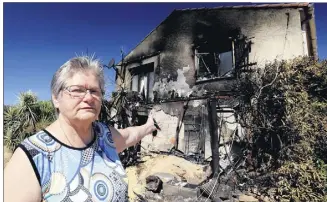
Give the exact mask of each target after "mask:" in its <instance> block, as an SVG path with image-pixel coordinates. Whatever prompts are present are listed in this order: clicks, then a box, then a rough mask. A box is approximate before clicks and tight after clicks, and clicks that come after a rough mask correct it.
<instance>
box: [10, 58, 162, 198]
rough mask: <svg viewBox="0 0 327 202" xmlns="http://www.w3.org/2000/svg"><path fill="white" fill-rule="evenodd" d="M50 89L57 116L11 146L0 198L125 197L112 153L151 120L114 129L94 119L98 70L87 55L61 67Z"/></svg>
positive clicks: (100, 86)
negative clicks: (142, 123) (46, 125)
mask: <svg viewBox="0 0 327 202" xmlns="http://www.w3.org/2000/svg"><path fill="white" fill-rule="evenodd" d="M51 92H52V102H53V105H54V106H55V108H56V113H57V120H56V121H55V122H53V123H52V124H51V125H49V126H48V127H47V128H45V129H44V130H42V131H40V132H38V133H36V134H35V135H33V136H31V137H29V138H27V139H25V140H24V141H23V142H22V143H21V144H20V145H19V146H18V147H17V149H16V150H15V152H14V154H13V156H12V158H11V160H10V162H9V163H8V164H7V166H6V168H5V171H4V199H5V200H4V201H5V202H11V201H12V202H20V201H24V202H40V201H51V202H52V201H53V202H58V201H76V202H83V201H126V200H127V177H126V173H125V171H124V168H123V167H122V164H121V162H120V159H119V156H118V153H119V152H121V151H123V150H124V149H125V148H127V147H129V146H132V145H135V144H136V143H137V142H139V141H140V140H141V139H142V138H143V137H144V136H146V135H148V134H151V133H152V132H154V131H155V130H156V127H155V126H154V123H153V121H152V119H151V118H149V119H148V121H147V123H146V124H144V125H142V126H136V127H129V128H126V129H120V130H116V129H115V128H113V127H110V126H106V125H104V124H103V123H100V122H98V121H96V120H97V117H98V115H99V113H100V108H101V99H102V96H103V92H104V75H103V70H102V65H101V63H100V62H99V61H97V60H93V59H92V58H89V57H77V58H73V59H71V60H69V61H68V62H66V63H65V64H64V65H63V66H61V67H60V68H59V69H58V71H57V72H56V73H55V75H54V76H53V79H52V82H51Z"/></svg>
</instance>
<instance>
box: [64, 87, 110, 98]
mask: <svg viewBox="0 0 327 202" xmlns="http://www.w3.org/2000/svg"><path fill="white" fill-rule="evenodd" d="M64 90H65V91H67V92H68V94H69V95H70V96H71V97H72V98H78V99H83V98H84V97H85V95H86V93H87V92H89V93H90V95H92V97H94V98H96V99H98V100H101V99H102V96H103V94H104V93H103V92H102V91H101V90H100V89H99V88H92V89H87V88H85V87H83V86H78V85H72V86H67V87H65V88H64Z"/></svg>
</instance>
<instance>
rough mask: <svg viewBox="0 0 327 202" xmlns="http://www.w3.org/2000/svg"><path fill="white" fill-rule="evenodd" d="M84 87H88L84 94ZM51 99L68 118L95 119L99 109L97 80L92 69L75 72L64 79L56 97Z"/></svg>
mask: <svg viewBox="0 0 327 202" xmlns="http://www.w3.org/2000/svg"><path fill="white" fill-rule="evenodd" d="M85 89H88V90H87V91H86V94H85ZM84 95H85V96H84ZM53 99H54V105H55V107H56V108H58V109H59V111H60V114H61V115H62V116H64V117H65V118H67V119H68V120H70V121H72V122H76V121H80V122H92V121H94V120H96V119H97V117H98V115H99V113H100V109H101V99H102V94H101V89H100V86H99V81H98V79H97V77H96V76H95V75H94V73H93V72H92V71H86V72H78V73H75V74H74V75H73V77H71V78H69V79H68V80H67V81H66V86H65V88H64V89H63V90H62V91H61V92H60V93H59V95H58V97H57V98H53Z"/></svg>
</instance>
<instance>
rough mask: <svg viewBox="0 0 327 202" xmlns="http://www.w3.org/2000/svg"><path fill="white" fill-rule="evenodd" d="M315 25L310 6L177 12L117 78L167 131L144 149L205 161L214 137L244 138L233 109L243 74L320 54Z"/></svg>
mask: <svg viewBox="0 0 327 202" xmlns="http://www.w3.org/2000/svg"><path fill="white" fill-rule="evenodd" d="M315 29H316V28H315V21H314V9H313V5H311V4H308V3H291V4H264V5H250V6H232V7H216V8H199V9H182V10H174V11H173V12H172V13H171V14H170V15H169V16H168V17H167V18H166V19H164V20H163V21H162V22H161V23H160V24H159V25H158V26H157V27H156V28H154V29H153V30H152V31H151V32H150V33H149V34H148V35H147V36H146V37H145V38H144V39H143V40H142V41H141V42H140V43H139V44H138V45H137V46H136V47H135V48H134V49H133V50H132V51H131V52H130V53H128V54H127V55H126V57H125V58H124V59H123V60H122V61H121V63H120V66H119V72H120V74H121V75H123V76H124V81H122V79H121V78H120V77H117V79H116V90H117V91H121V90H122V89H124V90H125V91H129V92H138V93H139V94H140V95H142V98H143V101H144V102H142V104H140V107H139V110H138V116H139V117H143V120H146V118H145V117H147V115H148V114H149V113H151V114H152V115H153V117H154V118H155V119H156V120H157V121H158V122H159V125H160V127H161V128H162V130H161V131H159V132H158V134H157V136H156V137H155V138H153V137H150V136H149V137H146V138H144V139H143V140H142V147H143V148H144V149H147V150H159V151H169V150H170V149H172V148H173V147H174V148H176V149H178V150H180V151H181V152H183V153H184V154H186V155H193V154H197V153H201V154H202V155H203V156H204V157H205V158H207V157H210V156H211V144H210V141H211V139H210V134H218V135H219V136H220V138H219V144H223V143H228V142H230V141H233V139H234V138H235V136H238V137H242V136H243V132H244V131H243V129H242V128H241V127H240V126H239V124H238V123H237V117H236V116H235V113H234V112H235V108H236V107H237V106H238V105H239V103H240V101H239V100H237V99H234V98H233V94H235V93H236V92H235V89H233V86H234V85H233V83H235V81H236V80H237V78H238V75H239V74H241V73H242V72H244V71H249V70H251V69H253V68H261V67H263V66H264V65H265V64H266V63H269V62H272V61H274V60H287V59H292V58H294V57H297V56H312V57H314V58H317V43H316V33H315ZM209 98H210V99H211V100H212V98H214V99H215V101H214V102H212V103H210V101H209V100H208V99H209ZM210 104H211V105H212V104H214V105H215V106H214V107H213V108H212V106H210ZM209 106H210V107H211V108H209ZM212 109H215V110H214V111H215V113H216V116H217V119H216V120H215V119H214V121H216V122H217V123H215V124H217V125H219V130H218V131H216V132H215V131H214V132H212V131H210V130H211V129H212V128H211V127H210V122H212V119H211V116H212V115H210V112H212ZM140 120H141V119H140ZM211 125H212V123H211ZM210 128H211V129H210Z"/></svg>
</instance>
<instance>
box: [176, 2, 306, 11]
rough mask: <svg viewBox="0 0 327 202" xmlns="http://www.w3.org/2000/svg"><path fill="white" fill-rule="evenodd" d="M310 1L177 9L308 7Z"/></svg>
mask: <svg viewBox="0 0 327 202" xmlns="http://www.w3.org/2000/svg"><path fill="white" fill-rule="evenodd" d="M309 4H310V3H308V2H305V3H276V4H253V5H241V6H218V7H213V8H186V9H176V11H193V10H224V9H268V8H301V7H307V6H309Z"/></svg>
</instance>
